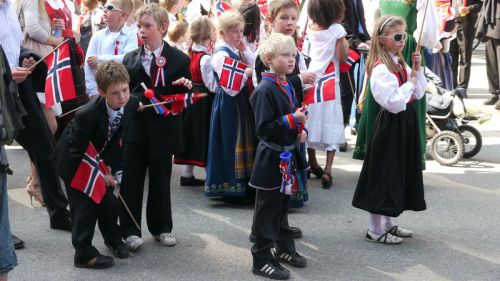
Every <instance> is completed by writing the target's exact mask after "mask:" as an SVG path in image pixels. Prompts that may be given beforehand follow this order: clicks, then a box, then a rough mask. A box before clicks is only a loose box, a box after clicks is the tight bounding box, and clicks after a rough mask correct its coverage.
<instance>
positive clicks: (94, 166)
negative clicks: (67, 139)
mask: <svg viewBox="0 0 500 281" xmlns="http://www.w3.org/2000/svg"><path fill="white" fill-rule="evenodd" d="M107 174H109V169H108V166H106V163H104V161H103V160H102V159H101V157H100V156H99V153H98V152H97V150H96V149H95V147H94V145H93V144H92V143H90V144H89V145H88V147H87V150H86V151H85V154H84V155H83V158H82V162H81V163H80V166H78V169H77V170H76V173H75V176H74V177H73V180H72V181H71V187H72V188H74V189H76V190H79V191H81V192H83V193H85V194H86V195H88V196H89V197H90V198H91V199H92V200H94V202H96V203H97V204H100V203H101V200H102V198H103V197H104V195H105V194H106V186H105V185H104V175H107Z"/></svg>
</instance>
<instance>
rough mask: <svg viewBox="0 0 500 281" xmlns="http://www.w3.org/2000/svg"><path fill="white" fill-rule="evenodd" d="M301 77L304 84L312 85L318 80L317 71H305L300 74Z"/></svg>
mask: <svg viewBox="0 0 500 281" xmlns="http://www.w3.org/2000/svg"><path fill="white" fill-rule="evenodd" d="M300 78H302V84H304V85H307V84H309V85H312V84H314V82H316V73H314V72H304V73H301V74H300Z"/></svg>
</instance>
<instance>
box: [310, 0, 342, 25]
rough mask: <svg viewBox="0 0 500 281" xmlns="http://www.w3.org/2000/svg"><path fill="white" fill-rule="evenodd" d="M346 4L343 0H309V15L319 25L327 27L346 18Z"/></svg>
mask: <svg viewBox="0 0 500 281" xmlns="http://www.w3.org/2000/svg"><path fill="white" fill-rule="evenodd" d="M344 13H345V6H344V2H343V1H342V0H309V3H308V4H307V15H308V16H309V18H310V19H311V20H312V21H313V22H314V23H315V24H317V25H318V26H319V27H321V28H324V29H327V28H329V27H330V26H331V25H332V24H334V23H340V22H341V21H342V20H343V19H344Z"/></svg>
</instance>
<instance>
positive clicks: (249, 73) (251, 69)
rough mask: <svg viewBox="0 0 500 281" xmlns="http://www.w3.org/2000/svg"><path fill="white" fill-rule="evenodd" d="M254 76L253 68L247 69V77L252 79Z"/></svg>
mask: <svg viewBox="0 0 500 281" xmlns="http://www.w3.org/2000/svg"><path fill="white" fill-rule="evenodd" d="M252 74H253V68H250V67H247V68H245V75H246V76H247V77H248V78H251V77H252Z"/></svg>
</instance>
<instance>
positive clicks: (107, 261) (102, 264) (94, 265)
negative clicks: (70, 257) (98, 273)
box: [75, 254, 115, 269]
mask: <svg viewBox="0 0 500 281" xmlns="http://www.w3.org/2000/svg"><path fill="white" fill-rule="evenodd" d="M92 260H93V259H91V260H90V261H87V262H84V263H77V262H75V267H77V268H90V269H104V268H110V267H112V266H113V265H115V260H114V259H113V258H112V257H108V256H104V255H101V254H99V255H98V256H97V257H95V262H92Z"/></svg>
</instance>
